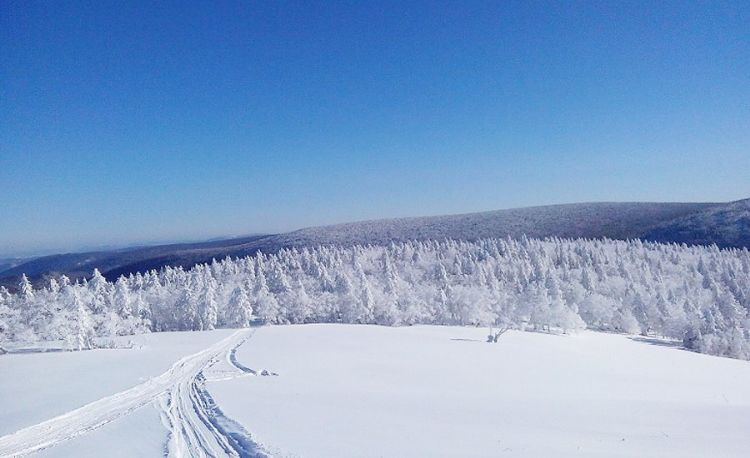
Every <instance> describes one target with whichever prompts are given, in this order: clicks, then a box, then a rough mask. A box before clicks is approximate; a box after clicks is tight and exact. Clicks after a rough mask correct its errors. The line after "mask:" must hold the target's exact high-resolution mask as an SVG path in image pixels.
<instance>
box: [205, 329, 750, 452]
mask: <svg viewBox="0 0 750 458" xmlns="http://www.w3.org/2000/svg"><path fill="white" fill-rule="evenodd" d="M486 334H487V329H482V328H466V327H440V326H415V327H400V328H390V327H378V326H363V325H359V326H358V325H301V326H278V327H267V328H262V329H260V330H259V331H258V332H257V333H256V334H255V336H254V337H253V339H252V340H251V341H250V342H248V344H246V345H243V346H242V347H240V349H239V350H238V352H237V353H238V354H237V356H238V358H239V360H240V361H241V362H243V363H245V364H249V365H251V366H253V367H266V368H268V369H270V370H273V371H275V372H278V373H279V376H278V377H248V378H238V379H234V380H229V381H224V382H221V383H211V382H209V383H208V389H209V390H210V391H211V393H212V394H213V397H214V399H215V400H216V401H217V402H218V403H219V405H220V406H222V410H223V411H224V413H225V414H226V415H227V416H229V417H231V418H233V419H235V420H237V421H239V422H240V423H242V424H243V425H244V426H245V428H246V429H247V430H248V431H250V432H251V433H252V435H253V437H254V438H255V440H256V441H258V442H260V443H261V444H262V445H263V446H264V447H265V448H266V449H267V450H269V451H271V452H272V453H273V454H274V455H278V456H304V457H318V456H319V457H323V456H325V457H335V456H498V455H504V454H508V456H654V457H656V456H659V457H664V456H679V457H685V456H724V457H731V456H747V450H748V449H750V435H748V434H747V431H748V430H749V429H748V428H749V427H750V420H748V418H750V391H749V390H748V389H747V386H748V382H749V381H750V364H748V363H747V362H744V361H737V360H731V359H726V358H718V357H712V356H706V355H701V354H697V353H693V352H688V351H684V350H680V349H678V348H673V347H669V346H665V345H657V344H652V343H647V342H643V341H638V340H636V339H637V338H631V337H628V336H624V335H613V334H603V333H595V332H582V333H579V334H575V335H548V334H541V333H524V332H516V331H509V332H507V333H505V334H503V335H502V336H501V337H500V339H499V341H498V343H497V344H487V343H485V342H484V340H485V337H486Z"/></svg>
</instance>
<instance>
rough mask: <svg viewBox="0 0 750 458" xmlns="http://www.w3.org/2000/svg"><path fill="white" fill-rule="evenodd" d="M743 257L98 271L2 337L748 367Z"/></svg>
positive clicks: (375, 255)
mask: <svg viewBox="0 0 750 458" xmlns="http://www.w3.org/2000/svg"><path fill="white" fill-rule="evenodd" d="M749 311H750V252H748V250H747V249H742V250H738V249H719V248H717V247H716V246H709V247H705V246H686V245H677V244H659V243H648V242H642V241H639V240H633V241H614V240H607V239H604V240H587V239H559V238H550V239H544V240H538V239H528V238H526V237H522V238H520V239H510V238H505V239H483V240H478V241H473V242H468V241H457V240H442V241H438V240H434V241H409V242H400V243H391V244H388V245H384V246H380V245H377V246H373V245H357V246H351V247H346V248H344V247H337V246H319V247H315V248H301V249H297V248H290V249H283V250H280V251H279V252H277V253H274V254H265V253H260V252H259V253H257V254H256V255H254V256H248V257H244V258H236V259H231V258H227V259H224V260H221V261H216V260H214V261H213V262H211V263H208V264H200V265H197V266H195V267H193V268H191V269H183V268H181V267H165V268H163V269H161V270H160V271H150V272H147V273H144V274H141V273H137V274H131V275H130V276H128V277H124V276H123V277H120V278H118V279H117V280H116V281H114V282H109V281H107V280H106V279H105V278H104V277H103V276H102V275H101V274H100V273H99V272H98V271H94V273H93V276H92V277H91V278H90V279H88V280H83V281H76V282H75V283H72V282H71V281H70V280H69V279H67V278H66V277H65V276H61V277H59V278H57V279H51V280H49V284H48V285H47V286H45V287H44V288H38V289H34V288H33V287H32V285H31V283H30V282H29V281H28V279H27V278H26V277H25V276H24V277H23V278H22V280H21V283H20V285H19V288H18V292H17V293H15V294H11V293H9V292H8V291H7V290H6V289H5V288H2V287H0V339H2V340H15V341H35V340H63V341H65V342H66V343H67V345H68V347H69V348H71V349H86V348H91V347H93V346H95V345H96V342H97V339H101V338H108V337H112V336H118V335H130V334H137V333H143V332H152V331H153V332H157V331H187V330H210V329H214V328H217V327H245V326H249V325H250V323H251V322H254V321H256V320H259V321H263V322H267V323H273V324H287V323H371V324H380V325H389V326H399V325H412V324H418V323H422V324H442V325H483V326H499V327H502V328H514V329H525V330H539V331H548V332H549V331H554V332H567V331H569V330H577V329H583V328H589V329H595V330H602V331H609V332H625V333H634V334H643V335H653V336H661V337H667V338H672V339H679V340H681V341H682V342H683V344H684V346H685V347H686V348H689V349H691V350H694V351H698V352H703V353H708V354H714V355H723V356H730V357H735V358H742V359H750V313H749Z"/></svg>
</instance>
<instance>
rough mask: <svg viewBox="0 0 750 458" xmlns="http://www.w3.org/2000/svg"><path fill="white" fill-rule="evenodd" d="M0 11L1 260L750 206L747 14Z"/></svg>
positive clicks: (170, 6)
mask: <svg viewBox="0 0 750 458" xmlns="http://www.w3.org/2000/svg"><path fill="white" fill-rule="evenodd" d="M156 3H158V4H154V2H106V1H92V2H84V1H75V2H29V1H21V2H15V1H7V0H6V1H3V2H2V3H1V4H0V253H6V254H7V253H22V252H30V251H35V250H40V249H58V250H59V249H74V248H79V247H83V246H95V245H98V244H126V243H131V242H136V241H159V240H184V239H200V238H205V237H213V236H220V235H231V234H246V233H254V232H274V231H283V230H289V229H294V228H298V227H302V226H308V225H317V224H323V223H332V222H343V221H350V220H359V219H367V218H379V217H388V216H408V215H430V214H445V213H457V212H468V211H478V210H491V209H499V208H508V207H520V206H528V205H538V204H548V203H562V202H577V201H601V200H614V201H638V200H647V201H727V200H734V199H739V198H743V197H748V196H750V25H748V24H750V3H749V2H744V1H734V2H677V3H671V2H652V1H649V2H643V3H638V2H631V1H627V2H582V3H578V2H554V3H542V2H533V1H532V2H529V1H522V2H511V1H498V2H477V3H473V2H458V1H456V2H432V1H431V2H424V3H421V2H392V3H390V2H382V1H378V2H371V3H370V4H364V2H346V3H334V2H320V3H308V2H304V3H287V2H179V3H178V2H175V3H170V2H156Z"/></svg>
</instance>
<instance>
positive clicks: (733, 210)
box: [641, 199, 750, 248]
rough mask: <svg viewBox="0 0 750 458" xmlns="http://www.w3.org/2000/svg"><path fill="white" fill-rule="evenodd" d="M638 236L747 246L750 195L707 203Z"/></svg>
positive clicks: (702, 243)
mask: <svg viewBox="0 0 750 458" xmlns="http://www.w3.org/2000/svg"><path fill="white" fill-rule="evenodd" d="M641 237H642V238H643V239H646V240H652V241H656V242H678V243H687V244H689V245H709V244H711V243H715V244H717V245H718V246H720V247H734V248H742V247H748V248H750V199H743V200H738V201H735V202H730V203H727V204H721V205H713V206H710V207H708V208H705V209H703V210H701V211H697V212H695V213H690V214H688V215H685V216H682V217H680V218H676V219H674V220H671V221H667V222H665V223H662V224H659V225H657V226H655V227H653V228H651V229H650V230H648V231H645V232H644V233H643V235H642V236H641Z"/></svg>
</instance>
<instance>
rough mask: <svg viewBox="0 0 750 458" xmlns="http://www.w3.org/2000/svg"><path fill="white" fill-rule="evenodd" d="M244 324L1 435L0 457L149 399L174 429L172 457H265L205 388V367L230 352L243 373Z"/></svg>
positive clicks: (51, 441) (45, 443)
mask: <svg viewBox="0 0 750 458" xmlns="http://www.w3.org/2000/svg"><path fill="white" fill-rule="evenodd" d="M250 335H252V334H251V331H249V330H247V329H242V330H239V331H237V332H234V333H233V334H231V335H230V336H228V337H226V338H224V339H222V340H221V341H219V342H217V343H215V344H213V345H211V346H209V347H208V348H206V349H204V350H201V351H199V352H197V353H194V354H192V355H189V356H186V357H184V358H182V359H180V360H179V361H177V362H176V363H174V364H173V365H172V367H170V368H169V370H167V371H166V372H164V373H163V374H161V375H159V376H157V377H154V378H151V379H149V380H147V381H146V382H143V383H141V384H139V385H136V386H134V387H132V388H129V389H127V390H125V391H121V392H119V393H115V394H113V395H111V396H107V397H105V398H102V399H99V400H98V401H94V402H92V403H90V404H86V405H84V406H83V407H80V408H78V409H75V410H71V411H70V412H67V413H64V414H62V415H60V416H57V417H55V418H52V419H50V420H46V421H44V422H42V423H38V424H36V425H33V426H29V427H27V428H24V429H21V430H19V431H16V432H15V433H12V434H8V435H6V436H2V437H0V457H11V456H22V455H27V454H29V453H32V452H35V451H38V450H42V449H45V448H49V447H52V446H54V445H57V444H59V443H60V442H63V441H66V440H68V439H71V438H74V437H77V436H80V435H82V434H86V433H88V432H90V431H93V430H95V429H97V428H99V427H100V426H103V425H105V424H107V423H110V422H112V421H114V420H116V419H118V418H120V417H122V416H124V415H127V414H129V413H131V412H133V411H134V410H136V409H138V408H140V407H142V406H144V405H146V404H148V403H150V402H154V401H156V402H158V403H159V405H160V406H161V409H162V420H163V422H164V424H165V426H167V427H168V429H169V430H170V439H169V444H168V449H167V450H168V452H169V455H170V456H177V457H183V456H191V457H192V456H195V457H218V456H238V457H243V458H244V457H257V456H266V453H264V452H263V451H262V450H261V448H260V447H259V446H257V445H256V444H255V443H254V442H252V440H251V439H250V435H249V434H248V433H247V431H246V430H244V428H242V426H240V425H239V424H237V423H236V422H234V421H232V420H230V419H228V418H226V417H225V416H224V415H223V414H222V413H221V410H220V409H219V408H218V407H217V406H216V403H215V402H213V399H212V398H211V396H210V395H209V394H208V392H207V391H206V390H205V387H204V378H203V375H202V372H203V370H204V369H205V368H207V367H209V366H211V365H212V364H214V363H215V362H216V361H217V360H218V359H219V357H220V356H222V355H223V354H225V353H226V354H227V356H226V357H227V359H228V360H229V359H231V360H233V361H232V365H233V366H234V367H235V368H236V369H237V370H238V371H239V372H241V373H246V372H254V371H252V370H250V369H248V368H245V367H244V366H242V365H241V364H239V363H238V362H236V358H234V357H233V355H230V353H232V352H233V351H234V350H235V349H236V348H237V347H239V346H240V345H241V344H242V343H244V342H245V341H246V340H247V339H248V338H249V337H250Z"/></svg>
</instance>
